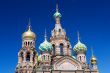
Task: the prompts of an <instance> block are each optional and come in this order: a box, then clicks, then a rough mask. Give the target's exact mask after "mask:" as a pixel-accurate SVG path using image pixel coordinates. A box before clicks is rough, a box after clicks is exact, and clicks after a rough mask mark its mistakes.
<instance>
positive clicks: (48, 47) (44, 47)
mask: <svg viewBox="0 0 110 73" xmlns="http://www.w3.org/2000/svg"><path fill="white" fill-rule="evenodd" d="M52 49H53V47H52V44H51V43H50V42H48V41H47V39H46V33H45V41H44V42H43V43H41V44H40V46H39V50H40V51H41V52H51V51H52Z"/></svg>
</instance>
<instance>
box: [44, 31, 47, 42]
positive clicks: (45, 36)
mask: <svg viewBox="0 0 110 73" xmlns="http://www.w3.org/2000/svg"><path fill="white" fill-rule="evenodd" d="M44 38H45V41H46V40H47V33H46V29H45V35H44Z"/></svg>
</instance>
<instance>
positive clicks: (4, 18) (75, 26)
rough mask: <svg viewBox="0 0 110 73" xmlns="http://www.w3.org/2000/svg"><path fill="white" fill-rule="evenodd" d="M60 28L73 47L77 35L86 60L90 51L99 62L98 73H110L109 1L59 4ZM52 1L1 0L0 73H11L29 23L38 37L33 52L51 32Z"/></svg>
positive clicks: (79, 0) (64, 1)
mask: <svg viewBox="0 0 110 73" xmlns="http://www.w3.org/2000/svg"><path fill="white" fill-rule="evenodd" d="M58 4H59V11H60V13H61V14H62V18H61V24H62V27H63V28H64V29H65V30H66V33H67V36H68V37H69V39H70V42H71V45H72V47H73V46H74V45H75V44H76V42H77V31H79V32H80V37H81V42H83V43H84V44H86V46H87V47H88V50H87V60H88V63H89V62H90V57H91V51H90V48H91V47H93V48H94V54H95V56H96V57H97V59H98V68H99V71H100V73H109V72H110V69H109V68H110V1H109V0H60V1H59V2H58ZM55 6H56V1H55V0H0V73H14V71H15V67H16V64H17V61H18V58H17V55H18V51H19V50H20V49H21V44H22V43H21V41H22V39H21V37H22V33H23V32H24V31H25V30H26V28H27V24H28V19H29V17H30V19H31V26H32V29H33V31H34V32H35V33H36V35H37V40H36V50H37V51H38V52H39V50H38V47H39V44H40V43H42V42H43V40H44V31H45V28H46V29H47V35H48V39H49V37H50V36H51V31H52V29H53V28H54V25H55V21H54V18H53V14H54V12H55Z"/></svg>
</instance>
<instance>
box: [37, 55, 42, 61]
mask: <svg viewBox="0 0 110 73" xmlns="http://www.w3.org/2000/svg"><path fill="white" fill-rule="evenodd" d="M37 60H38V62H40V61H41V54H40V55H39V56H38V58H37Z"/></svg>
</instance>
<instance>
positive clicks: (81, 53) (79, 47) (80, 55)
mask: <svg viewBox="0 0 110 73" xmlns="http://www.w3.org/2000/svg"><path fill="white" fill-rule="evenodd" d="M73 50H74V52H75V54H76V55H77V60H78V61H80V62H81V63H83V64H84V63H86V51H87V47H86V46H85V44H83V43H81V42H80V36H79V33H78V43H77V44H76V45H75V46H74V48H73Z"/></svg>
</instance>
